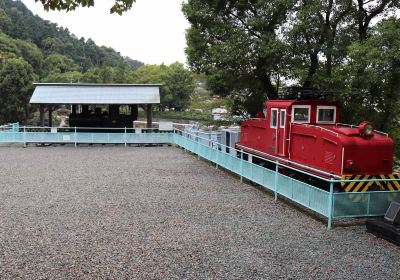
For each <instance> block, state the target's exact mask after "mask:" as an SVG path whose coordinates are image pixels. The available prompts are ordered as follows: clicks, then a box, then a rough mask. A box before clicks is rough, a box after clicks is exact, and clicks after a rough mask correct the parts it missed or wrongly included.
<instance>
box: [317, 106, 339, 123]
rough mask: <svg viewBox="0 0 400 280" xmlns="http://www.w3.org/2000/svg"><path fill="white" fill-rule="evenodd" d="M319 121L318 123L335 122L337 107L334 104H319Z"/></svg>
mask: <svg viewBox="0 0 400 280" xmlns="http://www.w3.org/2000/svg"><path fill="white" fill-rule="evenodd" d="M317 111H318V113H317V122H318V123H335V121H336V107H334V106H318V107H317Z"/></svg>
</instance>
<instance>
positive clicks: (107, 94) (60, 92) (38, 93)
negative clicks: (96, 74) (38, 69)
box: [29, 83, 161, 105]
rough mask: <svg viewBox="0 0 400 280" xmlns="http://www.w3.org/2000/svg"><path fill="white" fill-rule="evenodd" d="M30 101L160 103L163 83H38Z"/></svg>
mask: <svg viewBox="0 0 400 280" xmlns="http://www.w3.org/2000/svg"><path fill="white" fill-rule="evenodd" d="M34 85H35V86H36V88H35V91H34V92H33V94H32V97H31V100H30V101H29V103H36V104H124V105H127V104H158V103H160V86H161V85H159V84H72V83H71V84H67V83H65V84H58V83H50V84H48V83H47V84H42V83H35V84H34Z"/></svg>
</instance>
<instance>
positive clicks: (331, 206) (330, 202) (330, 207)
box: [328, 179, 333, 229]
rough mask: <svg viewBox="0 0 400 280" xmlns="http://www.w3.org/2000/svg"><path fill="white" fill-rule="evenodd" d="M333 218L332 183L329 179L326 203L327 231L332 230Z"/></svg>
mask: <svg viewBox="0 0 400 280" xmlns="http://www.w3.org/2000/svg"><path fill="white" fill-rule="evenodd" d="M332 217H333V181H332V179H330V183H329V201H328V229H332Z"/></svg>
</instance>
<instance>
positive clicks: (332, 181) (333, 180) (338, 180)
mask: <svg viewBox="0 0 400 280" xmlns="http://www.w3.org/2000/svg"><path fill="white" fill-rule="evenodd" d="M175 131H180V132H181V133H184V134H188V135H192V136H193V137H196V138H199V139H203V140H206V141H208V142H210V143H216V144H217V146H221V147H224V148H229V149H233V150H235V151H237V152H240V153H244V154H247V155H251V156H252V157H256V158H259V159H263V160H266V161H268V162H271V163H274V164H277V165H280V166H284V167H286V168H288V169H291V170H295V171H299V172H301V173H303V174H306V175H310V176H312V177H315V178H318V179H321V180H323V181H326V182H331V183H341V182H343V183H345V182H370V181H371V179H361V180H342V179H333V178H341V177H340V176H338V175H336V174H331V173H328V172H326V171H322V170H319V169H315V168H312V167H309V166H305V165H302V164H300V163H297V162H293V161H291V160H287V159H282V158H279V157H276V156H273V155H269V154H266V153H264V152H261V151H258V150H255V149H252V148H248V147H246V146H242V145H238V146H242V147H244V148H246V149H249V150H253V151H256V152H259V153H261V154H265V155H268V156H270V157H272V158H275V159H276V161H274V160H270V159H267V158H264V157H260V156H257V155H254V154H250V153H247V152H245V151H241V150H238V149H236V148H233V147H230V146H227V145H224V144H221V143H219V142H215V141H214V140H212V139H207V138H203V137H200V136H197V135H193V134H191V133H188V132H185V131H181V130H179V129H176V128H175V129H174V133H175ZM187 140H188V141H192V142H195V141H193V140H190V139H187ZM196 143H198V144H199V145H202V146H206V145H204V144H202V143H200V142H196ZM277 161H284V162H286V163H290V164H293V165H296V166H300V167H302V168H307V169H308V170H312V171H316V172H320V173H321V174H325V175H328V176H331V178H330V179H328V178H324V177H321V176H318V175H316V174H313V173H309V172H307V171H304V170H302V169H298V168H295V167H293V166H288V165H286V164H282V163H280V162H277ZM372 181H376V182H392V181H400V179H378V178H375V179H373V180H372ZM399 192H400V191H399Z"/></svg>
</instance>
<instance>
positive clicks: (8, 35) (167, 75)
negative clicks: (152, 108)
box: [0, 0, 194, 122]
mask: <svg viewBox="0 0 400 280" xmlns="http://www.w3.org/2000/svg"><path fill="white" fill-rule="evenodd" d="M45 2H46V3H47V4H49V5H50V4H51V3H50V2H51V1H45ZM56 2H57V3H58V4H57V5H61V6H58V7H56V6H52V7H53V8H60V7H61V8H65V6H64V5H72V2H73V1H53V4H54V3H56ZM78 2H80V3H82V4H84V5H90V1H76V3H78ZM118 2H120V3H122V1H116V3H118ZM85 3H86V4H85ZM53 4H51V5H53ZM49 7H50V6H49ZM52 7H50V8H52ZM0 63H1V64H0V94H1V102H0V122H5V121H17V120H18V121H20V122H23V121H26V120H27V119H28V118H29V113H30V112H31V111H32V109H35V108H29V105H28V100H29V97H30V95H31V93H32V83H33V82H65V83H71V82H75V83H77V82H85V83H128V82H131V83H160V84H163V87H162V90H161V99H162V103H161V105H160V106H159V107H160V109H161V110H163V109H165V108H169V109H171V108H174V109H176V110H184V109H186V108H187V107H188V105H189V102H190V95H191V93H192V92H193V89H194V80H193V77H192V74H191V72H190V71H188V70H187V69H185V67H184V66H183V65H182V64H180V63H174V64H171V65H170V66H166V65H146V66H143V63H142V62H140V61H137V60H134V59H131V58H129V57H122V56H121V55H120V54H119V53H118V52H116V51H114V50H113V49H111V48H107V47H104V46H101V47H99V46H97V45H96V44H95V43H94V42H93V40H91V39H88V40H85V39H84V38H81V39H78V38H76V37H75V36H74V35H73V34H71V33H70V32H69V31H68V29H65V28H62V27H58V26H57V25H56V24H53V23H50V22H48V21H45V20H43V19H41V18H40V17H38V16H34V15H33V14H32V13H31V12H30V11H29V10H28V9H27V8H26V7H25V6H24V4H23V3H22V2H19V1H12V0H0ZM18 79H20V83H19V84H18V82H17V80H18Z"/></svg>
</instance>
